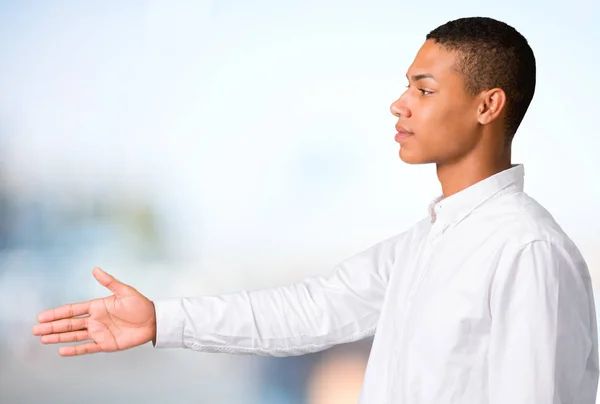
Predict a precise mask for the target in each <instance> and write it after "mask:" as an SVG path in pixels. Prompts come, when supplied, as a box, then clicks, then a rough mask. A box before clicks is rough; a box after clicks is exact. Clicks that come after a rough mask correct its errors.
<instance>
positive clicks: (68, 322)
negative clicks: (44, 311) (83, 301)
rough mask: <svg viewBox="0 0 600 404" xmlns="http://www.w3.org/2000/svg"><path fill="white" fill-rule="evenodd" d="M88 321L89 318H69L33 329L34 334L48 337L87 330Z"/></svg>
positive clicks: (39, 325)
mask: <svg viewBox="0 0 600 404" xmlns="http://www.w3.org/2000/svg"><path fill="white" fill-rule="evenodd" d="M87 320H88V318H87V317H83V318H69V319H65V320H58V321H52V322H51V323H43V324H38V325H36V326H35V327H33V334H34V335H48V334H58V333H61V332H70V331H77V330H82V329H84V328H87Z"/></svg>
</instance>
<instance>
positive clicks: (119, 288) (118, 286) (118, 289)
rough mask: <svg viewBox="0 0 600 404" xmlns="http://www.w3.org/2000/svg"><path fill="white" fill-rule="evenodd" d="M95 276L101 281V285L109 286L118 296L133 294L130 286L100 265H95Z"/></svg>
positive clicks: (93, 272)
mask: <svg viewBox="0 0 600 404" xmlns="http://www.w3.org/2000/svg"><path fill="white" fill-rule="evenodd" d="M92 274H93V275H94V278H96V280H97V281H98V282H99V283H100V285H102V286H104V287H105V288H108V290H110V291H111V292H113V293H114V294H115V296H117V297H123V296H127V295H129V294H131V292H130V290H129V289H130V288H129V286H127V285H125V284H124V283H123V282H120V281H118V280H117V279H115V277H114V276H112V275H110V274H108V273H106V272H104V271H103V270H102V269H100V268H98V267H94V270H93V271H92Z"/></svg>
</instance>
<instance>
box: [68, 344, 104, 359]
mask: <svg viewBox="0 0 600 404" xmlns="http://www.w3.org/2000/svg"><path fill="white" fill-rule="evenodd" d="M101 351H102V349H101V348H100V345H98V344H96V343H95V342H88V343H86V344H79V345H71V346H62V347H60V349H59V350H58V354H59V355H60V356H79V355H87V354H93V353H96V352H101Z"/></svg>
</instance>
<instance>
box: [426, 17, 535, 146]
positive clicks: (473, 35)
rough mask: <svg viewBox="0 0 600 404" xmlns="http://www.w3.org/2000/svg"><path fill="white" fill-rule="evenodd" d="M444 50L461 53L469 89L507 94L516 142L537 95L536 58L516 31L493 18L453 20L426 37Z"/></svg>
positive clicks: (509, 129) (511, 132) (459, 66)
mask: <svg viewBox="0 0 600 404" xmlns="http://www.w3.org/2000/svg"><path fill="white" fill-rule="evenodd" d="M426 39H427V40H430V39H431V40H433V41H434V42H435V43H437V44H439V45H440V46H442V47H443V48H445V49H447V50H450V51H457V53H458V54H459V55H460V56H459V62H458V64H457V70H458V71H459V72H460V73H461V74H462V75H463V76H464V79H465V85H466V90H467V91H469V93H471V94H473V95H476V94H478V93H480V92H481V91H485V90H489V89H492V88H501V89H502V90H504V92H505V93H506V131H507V133H506V135H507V137H508V138H509V139H512V137H513V136H514V134H515V133H516V132H517V128H518V127H519V125H520V124H521V121H522V120H523V117H524V116H525V113H526V112H527V109H528V108H529V104H530V103H531V100H532V98H533V94H534V92H535V74H536V68H535V56H534V55H533V50H532V49H531V47H530V46H529V44H528V43H527V40H526V39H525V37H524V36H523V35H521V34H520V33H519V32H518V31H517V30H516V29H515V28H513V27H511V26H510V25H508V24H506V23H504V22H501V21H497V20H495V19H493V18H489V17H468V18H460V19H457V20H453V21H449V22H447V23H446V24H444V25H441V26H439V27H437V28H436V29H434V30H433V31H431V32H430V33H429V34H427V36H426Z"/></svg>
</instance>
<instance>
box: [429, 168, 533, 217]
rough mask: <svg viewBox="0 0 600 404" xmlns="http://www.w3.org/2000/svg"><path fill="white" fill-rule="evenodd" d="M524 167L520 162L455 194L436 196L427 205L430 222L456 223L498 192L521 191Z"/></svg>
mask: <svg viewBox="0 0 600 404" xmlns="http://www.w3.org/2000/svg"><path fill="white" fill-rule="evenodd" d="M524 176H525V169H524V167H523V165H522V164H514V165H512V166H511V168H508V169H506V170H504V171H501V172H499V173H497V174H494V175H492V176H490V177H488V178H486V179H484V180H481V181H479V182H477V183H475V184H473V185H471V186H469V187H467V188H465V189H463V190H462V191H460V192H457V193H456V194H453V195H451V196H449V197H448V198H444V197H443V196H438V197H437V198H436V199H434V200H433V201H432V202H431V204H430V205H429V216H430V218H431V223H435V222H436V221H443V222H445V223H446V224H449V225H456V224H458V222H460V221H461V220H463V219H464V218H465V217H467V216H468V215H469V214H470V213H471V212H472V211H473V210H475V209H476V208H477V207H478V206H480V205H481V204H483V203H484V202H485V201H487V200H488V199H490V198H492V197H493V196H494V195H496V194H498V193H500V192H507V191H514V192H519V191H523V184H524Z"/></svg>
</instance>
